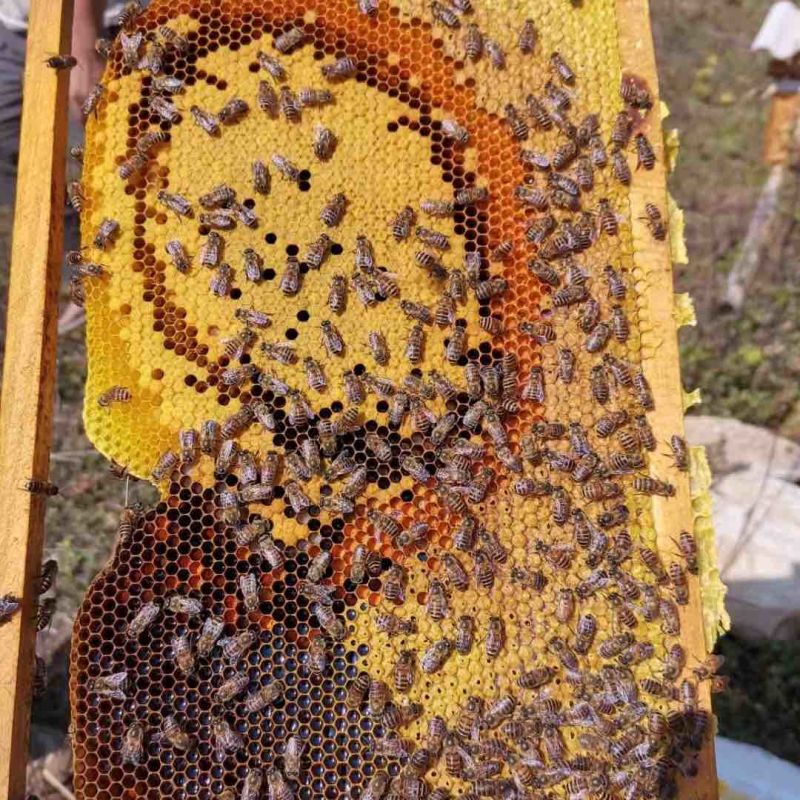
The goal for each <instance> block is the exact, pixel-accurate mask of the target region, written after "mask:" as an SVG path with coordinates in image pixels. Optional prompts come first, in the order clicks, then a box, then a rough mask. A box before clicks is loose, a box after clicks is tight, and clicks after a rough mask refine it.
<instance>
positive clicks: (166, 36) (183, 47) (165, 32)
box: [158, 25, 190, 54]
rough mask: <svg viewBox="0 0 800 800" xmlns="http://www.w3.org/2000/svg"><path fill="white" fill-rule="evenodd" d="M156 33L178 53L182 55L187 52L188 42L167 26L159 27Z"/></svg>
mask: <svg viewBox="0 0 800 800" xmlns="http://www.w3.org/2000/svg"><path fill="white" fill-rule="evenodd" d="M158 32H159V33H160V34H161V38H162V39H163V40H164V41H165V42H167V44H169V45H171V46H172V47H174V48H175V49H176V50H177V51H178V52H179V53H181V54H183V53H186V52H187V51H188V50H189V46H190V45H189V40H188V39H186V38H185V37H184V36H181V34H179V33H178V32H177V31H174V30H173V29H172V28H170V27H169V26H167V25H159V27H158Z"/></svg>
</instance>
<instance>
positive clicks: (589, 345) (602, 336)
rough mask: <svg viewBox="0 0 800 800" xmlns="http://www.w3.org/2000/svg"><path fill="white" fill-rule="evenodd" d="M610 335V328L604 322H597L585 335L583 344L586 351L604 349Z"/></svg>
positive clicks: (593, 351) (594, 351)
mask: <svg viewBox="0 0 800 800" xmlns="http://www.w3.org/2000/svg"><path fill="white" fill-rule="evenodd" d="M610 336H611V328H609V326H608V325H607V324H606V323H605V322H599V323H598V324H597V325H596V326H595V327H594V329H593V330H592V332H591V333H590V334H589V335H588V336H587V337H586V339H585V341H584V344H583V346H584V347H585V348H586V352H587V353H598V352H600V351H601V350H603V349H605V346H606V345H607V344H608V340H609V338H610Z"/></svg>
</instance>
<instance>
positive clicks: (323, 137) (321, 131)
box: [313, 124, 337, 161]
mask: <svg viewBox="0 0 800 800" xmlns="http://www.w3.org/2000/svg"><path fill="white" fill-rule="evenodd" d="M336 143H337V140H336V136H335V135H334V133H333V131H332V130H330V129H329V128H326V127H325V126H324V125H319V124H317V125H315V126H314V140H313V150H314V155H315V156H316V157H317V158H318V159H319V160H320V161H327V160H328V159H329V158H330V157H331V156H332V155H333V151H334V150H335V149H336Z"/></svg>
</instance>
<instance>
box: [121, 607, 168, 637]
mask: <svg viewBox="0 0 800 800" xmlns="http://www.w3.org/2000/svg"><path fill="white" fill-rule="evenodd" d="M159 616H161V605H160V604H159V603H157V602H155V601H151V602H149V603H144V604H143V605H142V607H141V608H140V609H139V611H137V612H136V615H135V616H134V617H133V619H132V620H131V621H130V622H129V623H128V627H127V629H126V634H127V636H128V638H129V639H138V638H139V637H140V636H141V635H142V634H143V633H144V632H145V631H146V630H147V629H148V628H149V627H150V626H151V625H152V624H153V623H154V622H155V621H156V620H157V619H158V618H159Z"/></svg>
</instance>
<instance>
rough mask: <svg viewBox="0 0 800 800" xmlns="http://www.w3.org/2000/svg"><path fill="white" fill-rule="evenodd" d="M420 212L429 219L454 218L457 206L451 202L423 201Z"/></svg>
mask: <svg viewBox="0 0 800 800" xmlns="http://www.w3.org/2000/svg"><path fill="white" fill-rule="evenodd" d="M419 208H420V211H422V213H423V214H427V215H428V216H429V217H436V218H440V219H441V218H444V217H452V216H453V213H454V212H455V206H454V204H453V203H452V202H451V201H450V200H422V201H421V202H420V204H419Z"/></svg>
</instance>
